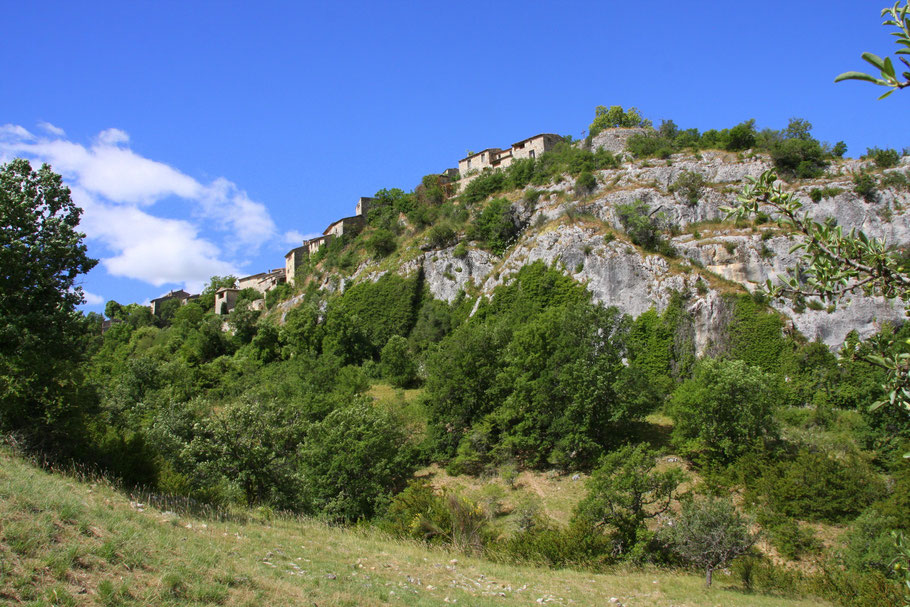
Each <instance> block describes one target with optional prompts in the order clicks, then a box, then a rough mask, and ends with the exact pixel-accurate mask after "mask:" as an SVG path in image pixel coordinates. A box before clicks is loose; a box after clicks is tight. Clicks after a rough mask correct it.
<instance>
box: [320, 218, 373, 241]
mask: <svg viewBox="0 0 910 607" xmlns="http://www.w3.org/2000/svg"><path fill="white" fill-rule="evenodd" d="M366 223H367V222H366V219H364V217H363V215H354V216H353V217H344V218H342V219H339V220H338V221H336V222H335V223H333V224H331V225H330V226H329V227H327V228H326V229H325V232H323V233H322V235H323V236H336V237H338V238H340V237H342V236H344V235H345V234H358V233H359V232H360V230H362V229H363V228H364V226H366Z"/></svg>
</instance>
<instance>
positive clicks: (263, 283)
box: [237, 268, 285, 295]
mask: <svg viewBox="0 0 910 607" xmlns="http://www.w3.org/2000/svg"><path fill="white" fill-rule="evenodd" d="M283 282H285V270H284V268H278V269H277V270H270V271H268V272H261V273H259V274H253V275H252V276H245V277H244V278H241V279H239V280H238V281H237V288H238V289H240V290H243V289H255V290H257V291H259V292H260V293H261V294H262V295H265V294H266V293H268V292H269V291H271V290H272V289H274V288H275V287H277V286H278V285H280V284H281V283H283Z"/></svg>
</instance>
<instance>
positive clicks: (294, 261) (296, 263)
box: [284, 244, 310, 284]
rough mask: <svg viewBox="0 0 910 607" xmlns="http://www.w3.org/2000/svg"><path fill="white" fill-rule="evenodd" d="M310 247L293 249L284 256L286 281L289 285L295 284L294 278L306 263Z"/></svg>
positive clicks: (304, 246)
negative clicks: (298, 269)
mask: <svg viewBox="0 0 910 607" xmlns="http://www.w3.org/2000/svg"><path fill="white" fill-rule="evenodd" d="M309 252H310V250H309V247H307V246H306V244H304V245H303V246H302V247H297V248H295V249H291V250H290V251H288V252H287V253H286V254H285V256H284V279H285V280H286V281H288V282H289V283H291V284H293V283H294V276H295V275H296V274H297V268H299V267H300V266H301V265H303V263H304V262H305V261H306V258H307V256H308V255H309Z"/></svg>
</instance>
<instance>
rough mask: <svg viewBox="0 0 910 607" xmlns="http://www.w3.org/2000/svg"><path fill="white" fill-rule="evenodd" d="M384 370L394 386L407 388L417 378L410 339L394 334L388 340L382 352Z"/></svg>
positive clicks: (381, 358)
mask: <svg viewBox="0 0 910 607" xmlns="http://www.w3.org/2000/svg"><path fill="white" fill-rule="evenodd" d="M380 360H381V362H382V372H383V375H385V376H386V377H387V378H388V379H389V381H390V382H392V385H393V386H396V387H398V388H407V387H409V386H410V385H411V384H413V383H414V381H415V380H416V379H417V365H416V364H414V357H413V355H412V354H411V349H410V348H409V347H408V340H407V339H405V338H404V337H402V336H401V335H393V336H392V337H390V338H389V341H388V342H386V345H385V346H384V347H383V348H382V353H381V354H380Z"/></svg>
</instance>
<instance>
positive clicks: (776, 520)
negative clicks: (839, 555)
mask: <svg viewBox="0 0 910 607" xmlns="http://www.w3.org/2000/svg"><path fill="white" fill-rule="evenodd" d="M758 522H759V524H760V525H761V526H762V529H763V530H764V532H765V534H766V535H767V536H768V539H770V540H771V544H772V545H773V546H774V547H775V548H776V549H777V551H778V552H780V553H781V554H782V555H783V556H785V557H787V558H790V559H798V558H800V557H801V556H803V555H806V554H818V553H819V552H820V551H821V549H822V544H821V542H820V541H818V538H817V537H816V536H815V533H814V532H813V531H812V530H811V529H808V528H804V527H800V525H799V524H798V523H797V522H796V521H795V520H793V519H792V518H788V517H786V516H782V515H780V514H777V513H774V512H771V511H770V510H767V509H763V510H761V511H760V512H759V515H758Z"/></svg>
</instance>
